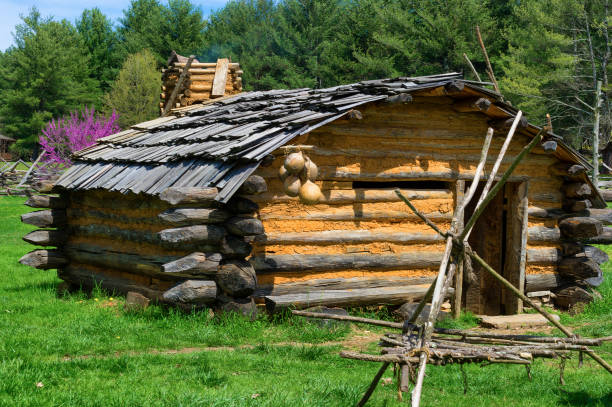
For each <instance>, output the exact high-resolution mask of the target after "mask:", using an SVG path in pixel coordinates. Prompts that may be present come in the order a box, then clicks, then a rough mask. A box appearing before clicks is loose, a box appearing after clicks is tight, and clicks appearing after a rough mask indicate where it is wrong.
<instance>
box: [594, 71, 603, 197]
mask: <svg viewBox="0 0 612 407" xmlns="http://www.w3.org/2000/svg"><path fill="white" fill-rule="evenodd" d="M600 110H601V81H597V90H596V94H595V109H593V115H594V120H595V122H594V124H593V185H595V188H597V187H598V183H599V111H600Z"/></svg>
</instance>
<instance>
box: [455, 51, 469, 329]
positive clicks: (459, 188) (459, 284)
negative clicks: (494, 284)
mask: <svg viewBox="0 0 612 407" xmlns="http://www.w3.org/2000/svg"><path fill="white" fill-rule="evenodd" d="M463 55H465V54H463ZM466 57H467V56H466ZM464 195H465V181H463V180H457V182H456V183H455V211H458V210H459V207H460V206H461V204H462V203H463V199H464ZM457 222H458V226H459V227H460V228H463V222H464V219H463V217H461V219H458V220H457ZM462 297H463V262H460V263H459V264H458V265H457V273H456V274H455V295H454V298H453V318H455V319H457V318H459V317H460V316H461V304H462V301H461V299H462Z"/></svg>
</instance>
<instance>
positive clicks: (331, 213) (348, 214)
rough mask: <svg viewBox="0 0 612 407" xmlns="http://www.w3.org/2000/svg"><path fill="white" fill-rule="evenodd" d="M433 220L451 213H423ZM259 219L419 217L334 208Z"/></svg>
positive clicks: (327, 219)
mask: <svg viewBox="0 0 612 407" xmlns="http://www.w3.org/2000/svg"><path fill="white" fill-rule="evenodd" d="M425 215H426V216H427V217H428V218H429V219H430V220H432V221H434V222H449V221H450V220H451V219H452V216H453V215H452V213H450V212H446V213H442V212H430V213H426V214H425ZM259 218H260V219H261V220H326V221H353V220H355V221H359V220H391V219H394V220H411V221H412V220H419V217H418V216H416V215H415V214H414V213H412V212H408V211H395V210H387V211H384V210H355V209H336V210H326V211H317V210H309V211H308V212H303V213H300V214H296V215H288V214H284V213H283V212H278V213H265V214H260V215H259Z"/></svg>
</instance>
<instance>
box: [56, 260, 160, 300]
mask: <svg viewBox="0 0 612 407" xmlns="http://www.w3.org/2000/svg"><path fill="white" fill-rule="evenodd" d="M57 275H58V277H59V278H61V279H62V280H64V281H67V282H70V283H72V284H74V285H76V286H78V287H82V288H83V289H87V290H91V289H94V288H98V287H99V288H101V289H103V290H105V291H107V292H109V293H112V294H122V295H126V294H127V293H128V292H130V291H134V292H137V293H140V294H142V295H144V296H145V297H147V298H149V299H151V300H153V301H155V302H163V299H162V294H163V291H160V290H155V289H152V288H150V287H147V286H144V285H141V284H137V283H136V282H134V281H132V280H128V279H123V278H119V277H109V276H106V275H103V274H100V273H97V272H95V271H93V270H89V269H87V267H86V266H75V265H72V264H71V265H69V266H68V267H66V268H64V269H62V270H58V272H57Z"/></svg>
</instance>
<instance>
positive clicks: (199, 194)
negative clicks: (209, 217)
mask: <svg viewBox="0 0 612 407" xmlns="http://www.w3.org/2000/svg"><path fill="white" fill-rule="evenodd" d="M218 193H219V191H218V190H217V188H197V187H185V188H168V189H166V190H165V191H163V192H162V193H161V194H160V195H159V199H161V200H162V201H165V202H168V203H169V204H170V205H179V204H181V205H182V204H196V203H197V204H211V203H213V202H215V198H216V196H217V194H218Z"/></svg>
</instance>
